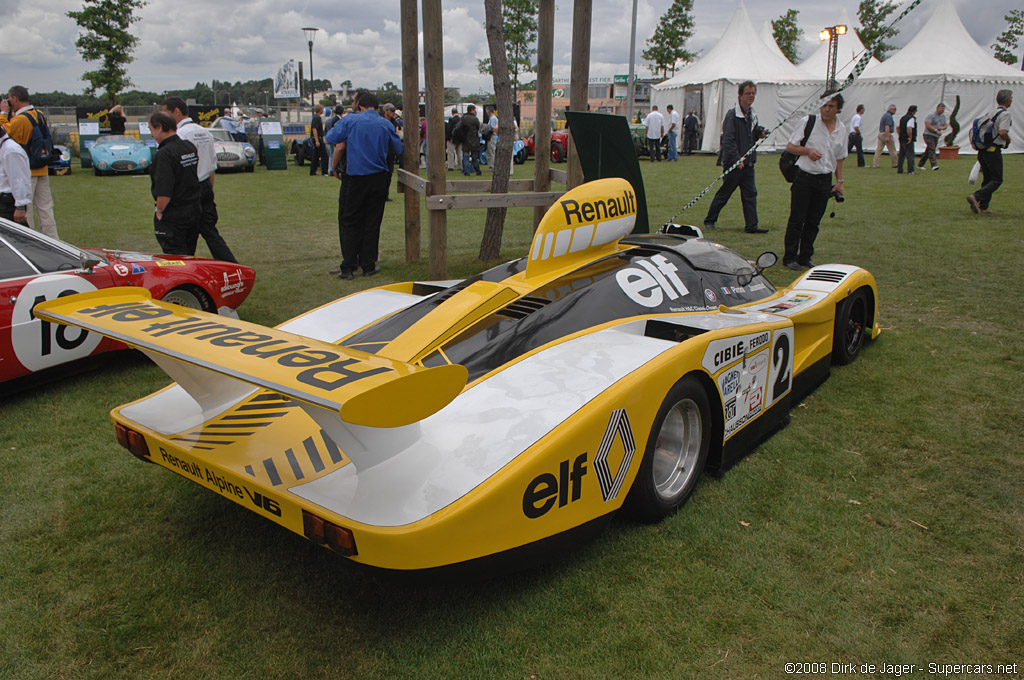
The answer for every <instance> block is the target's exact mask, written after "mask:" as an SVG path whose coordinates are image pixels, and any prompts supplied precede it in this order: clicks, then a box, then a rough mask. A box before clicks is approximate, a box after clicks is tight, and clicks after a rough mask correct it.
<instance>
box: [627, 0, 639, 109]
mask: <svg viewBox="0 0 1024 680" xmlns="http://www.w3.org/2000/svg"><path fill="white" fill-rule="evenodd" d="M636 3H637V0H633V24H632V26H631V27H630V31H629V77H628V78H626V102H627V103H626V120H627V121H628V122H630V123H632V122H633V96H634V95H633V93H634V92H635V91H636V85H635V84H634V79H635V78H636Z"/></svg>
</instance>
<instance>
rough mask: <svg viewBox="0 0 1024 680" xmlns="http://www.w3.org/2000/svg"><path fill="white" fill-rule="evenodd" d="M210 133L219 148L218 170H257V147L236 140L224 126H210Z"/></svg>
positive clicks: (214, 144)
mask: <svg viewBox="0 0 1024 680" xmlns="http://www.w3.org/2000/svg"><path fill="white" fill-rule="evenodd" d="M210 134H212V135H213V146H214V148H215V149H216V150H217V170H245V171H246V172H252V171H253V170H255V168H256V148H255V147H254V146H253V145H252V144H249V143H248V142H236V141H235V140H234V139H232V137H231V133H230V132H228V131H227V130H225V129H223V128H210Z"/></svg>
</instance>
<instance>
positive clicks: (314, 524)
mask: <svg viewBox="0 0 1024 680" xmlns="http://www.w3.org/2000/svg"><path fill="white" fill-rule="evenodd" d="M302 533H303V534H304V535H305V536H306V538H308V539H309V540H311V541H313V542H314V543H316V544H317V545H326V546H327V547H328V548H330V549H331V550H334V551H335V552H339V553H341V554H342V555H349V556H351V555H358V554H359V551H358V550H356V538H355V536H353V535H352V530H351V529H346V528H345V527H339V526H338V525H337V524H332V523H331V522H328V521H327V520H325V519H322V518H320V517H317V516H316V515H314V514H313V513H311V512H309V511H307V510H303V511H302Z"/></svg>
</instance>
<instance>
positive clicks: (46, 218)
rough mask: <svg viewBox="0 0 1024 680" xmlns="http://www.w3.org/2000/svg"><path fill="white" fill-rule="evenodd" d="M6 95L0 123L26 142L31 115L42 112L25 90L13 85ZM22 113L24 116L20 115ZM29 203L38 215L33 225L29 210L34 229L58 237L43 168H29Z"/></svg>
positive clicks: (38, 115) (0, 102) (38, 116)
mask: <svg viewBox="0 0 1024 680" xmlns="http://www.w3.org/2000/svg"><path fill="white" fill-rule="evenodd" d="M7 96H8V98H7V99H2V100H0V126H3V128H4V129H5V130H7V134H8V135H9V136H10V138H11V139H13V140H14V141H16V142H17V143H18V144H21V145H22V146H24V145H25V144H28V140H29V138H30V137H31V136H32V121H31V120H29V119H28V117H29V116H31V117H32V118H33V119H35V120H36V121H39V120H40V119H41V118H42V112H41V111H39V110H38V109H36V108H35V107H33V106H32V104H31V103H29V98H28V90H27V89H25V88H24V87H22V86H21V85H15V86H14V87H12V88H11V89H10V91H9V92H8V93H7ZM21 114H25V115H21ZM32 206H33V207H34V208H35V212H36V215H38V218H39V225H38V227H37V226H36V223H35V220H34V219H33V215H32V211H31V210H29V211H28V214H27V215H26V217H27V218H28V224H29V226H30V227H32V228H33V229H39V230H40V231H42V232H43V233H44V234H46V235H47V236H50V237H51V238H57V221H56V220H55V219H54V217H53V195H52V194H51V193H50V176H49V173H48V170H47V169H46V168H33V169H32Z"/></svg>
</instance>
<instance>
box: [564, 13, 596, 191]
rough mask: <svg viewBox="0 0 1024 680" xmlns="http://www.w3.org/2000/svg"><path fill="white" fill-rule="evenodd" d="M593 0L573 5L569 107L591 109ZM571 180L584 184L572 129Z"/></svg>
mask: <svg viewBox="0 0 1024 680" xmlns="http://www.w3.org/2000/svg"><path fill="white" fill-rule="evenodd" d="M593 9H594V8H593V0H575V2H574V3H573V8H572V66H571V67H570V74H571V75H570V78H571V80H572V82H571V83H570V85H569V109H570V110H572V111H586V110H587V100H588V99H589V97H588V96H587V95H588V94H589V92H590V25H591V23H592V20H591V17H592V15H593ZM566 151H568V153H569V183H568V184H567V186H566V188H567V189H572V188H574V187H577V186H579V185H580V184H583V168H582V167H581V166H580V159H579V157H578V156H577V154H576V143H575V142H574V141H573V139H572V131H570V132H569V148H568V149H566Z"/></svg>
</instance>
